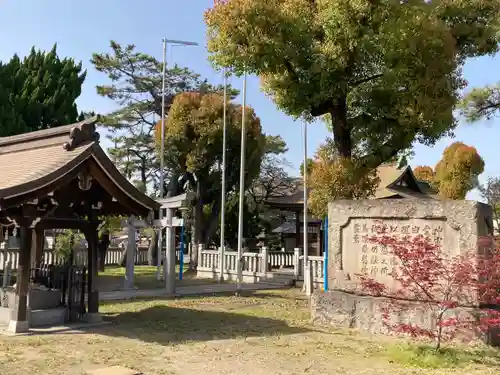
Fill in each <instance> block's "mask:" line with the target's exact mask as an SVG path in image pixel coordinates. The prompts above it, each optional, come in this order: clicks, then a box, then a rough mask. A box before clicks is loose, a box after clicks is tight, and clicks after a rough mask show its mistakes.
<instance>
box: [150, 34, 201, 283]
mask: <svg viewBox="0 0 500 375" xmlns="http://www.w3.org/2000/svg"><path fill="white" fill-rule="evenodd" d="M169 43H170V44H172V45H179V46H197V45H198V43H196V42H186V41H183V40H173V39H167V38H163V67H162V85H161V86H162V89H161V136H160V138H161V144H160V199H162V198H164V195H165V191H164V190H165V188H164V185H165V89H166V88H165V85H166V73H167V44H169ZM168 211H171V210H167V216H172V215H168ZM159 218H160V222H161V219H163V209H161V208H160V215H159ZM169 219H170V221H169ZM168 222H170V224H168ZM171 222H172V217H170V218H169V217H167V224H168V225H171ZM162 247H163V228H160V231H159V233H158V259H157V267H156V279H157V280H160V279H161V261H162V259H161V256H162V251H163V249H162Z"/></svg>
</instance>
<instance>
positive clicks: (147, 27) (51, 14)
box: [0, 0, 500, 198]
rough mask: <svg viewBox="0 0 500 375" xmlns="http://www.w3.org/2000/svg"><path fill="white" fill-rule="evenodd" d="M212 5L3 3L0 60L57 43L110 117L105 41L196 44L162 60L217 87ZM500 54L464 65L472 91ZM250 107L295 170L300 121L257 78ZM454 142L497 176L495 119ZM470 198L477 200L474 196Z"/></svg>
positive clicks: (464, 129) (428, 151)
mask: <svg viewBox="0 0 500 375" xmlns="http://www.w3.org/2000/svg"><path fill="white" fill-rule="evenodd" d="M212 2H213V0H191V1H173V0H170V1H161V0H142V1H140V2H131V1H130V2H129V1H123V0H102V1H97V0H86V1H83V2H76V1H68V0H66V1H64V0H45V1H40V0H0V60H8V59H9V58H10V57H11V56H12V55H13V54H14V53H18V54H19V55H21V56H23V55H25V54H26V53H28V52H29V50H30V48H31V46H33V45H34V46H36V48H40V49H44V50H47V49H50V48H51V47H52V45H53V44H54V43H55V42H57V44H58V53H59V54H60V56H71V57H73V58H75V59H76V60H79V61H80V60H81V61H83V64H84V66H85V67H86V68H87V70H88V76H87V80H86V82H85V85H84V88H83V93H82V95H81V97H80V98H79V100H78V105H79V108H80V109H82V110H94V111H96V112H97V113H101V114H104V113H107V112H109V111H110V110H112V109H113V108H114V107H113V102H111V101H109V100H107V99H104V98H101V97H99V96H97V94H96V93H95V85H96V84H100V83H103V82H106V81H107V79H106V77H105V76H104V75H102V74H100V73H98V72H96V71H94V70H93V68H92V66H91V64H90V63H89V59H90V57H91V55H92V53H93V52H104V51H109V41H110V40H111V39H113V40H116V41H117V42H119V43H123V44H128V43H132V44H135V45H136V46H137V50H139V51H141V52H144V53H149V54H151V55H154V56H156V57H157V58H159V59H161V54H162V44H161V39H162V37H167V38H170V39H182V40H189V41H196V42H199V43H200V46H199V47H174V48H172V49H170V50H169V51H168V56H167V59H168V60H169V61H170V62H175V63H177V64H179V65H181V66H187V67H189V68H191V69H192V70H194V71H196V72H197V73H199V74H201V75H202V76H204V77H206V78H208V79H209V80H210V81H211V82H212V83H222V78H221V77H220V75H219V74H218V73H217V72H216V71H214V70H213V69H212V67H211V66H210V64H209V62H208V61H207V53H206V48H205V44H206V42H205V25H204V22H203V13H204V10H205V9H207V8H208V7H209V6H211V4H212ZM499 62H500V57H495V58H481V59H476V60H472V61H469V62H468V63H467V64H466V66H465V68H464V75H465V78H466V79H467V80H468V82H469V84H470V86H479V85H485V84H492V83H495V82H497V81H500V69H498V66H499ZM231 83H232V84H233V85H234V86H235V87H237V88H241V85H242V80H241V79H238V78H232V79H231ZM247 102H248V104H249V105H251V106H253V107H254V108H255V110H256V112H257V114H258V115H259V116H260V118H261V120H262V124H263V127H264V131H265V132H266V133H269V134H279V135H281V136H282V137H283V138H284V139H285V140H286V142H287V144H288V147H289V149H290V151H289V154H288V155H287V158H288V159H289V160H290V161H291V162H292V163H293V164H294V169H295V170H297V171H298V166H299V164H300V162H301V160H302V158H303V148H302V131H301V124H300V123H297V122H294V121H293V119H291V118H289V117H287V116H285V115H284V114H283V113H281V112H280V111H279V110H277V109H276V107H275V105H274V104H273V103H272V101H271V100H270V99H269V98H267V97H266V96H264V94H262V93H261V92H260V89H259V83H258V80H257V79H256V78H255V77H251V78H250V79H249V81H248V91H247ZM327 135H328V132H327V131H326V129H325V127H324V126H323V125H322V124H314V125H311V126H309V135H308V149H309V153H310V155H312V154H313V153H314V150H315V149H316V148H317V146H318V145H319V144H320V143H322V141H323V140H324V139H325V137H326V136H327ZM454 140H458V141H462V142H465V143H467V144H469V145H473V146H474V147H476V148H477V149H478V151H479V153H480V154H481V155H482V157H483V158H484V160H485V162H486V169H485V173H483V175H482V176H481V180H484V179H485V178H487V176H500V163H498V162H497V160H498V157H497V155H498V154H497V152H498V151H499V150H500V121H498V120H491V121H487V122H483V123H477V124H472V125H470V124H461V126H460V127H459V129H458V130H457V131H456V137H455V139H454ZM452 141H453V140H450V139H443V140H441V141H440V142H439V143H438V144H437V145H436V146H434V147H433V148H429V147H424V146H416V147H415V152H416V155H415V157H414V159H413V160H412V161H411V164H412V166H416V165H422V164H426V165H432V166H434V165H435V164H436V163H437V161H438V160H439V158H440V157H441V154H442V152H443V149H444V148H445V147H446V146H447V145H449V144H450V143H451V142H452ZM469 197H470V198H477V194H476V193H474V192H473V193H471V194H470V195H469Z"/></svg>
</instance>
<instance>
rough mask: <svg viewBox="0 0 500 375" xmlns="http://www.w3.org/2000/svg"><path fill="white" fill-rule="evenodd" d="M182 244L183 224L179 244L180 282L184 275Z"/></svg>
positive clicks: (183, 239)
mask: <svg viewBox="0 0 500 375" xmlns="http://www.w3.org/2000/svg"><path fill="white" fill-rule="evenodd" d="M184 242H185V235H184V222H183V223H182V225H181V243H180V245H181V246H180V254H179V263H180V265H179V267H180V268H179V280H182V274H183V273H184Z"/></svg>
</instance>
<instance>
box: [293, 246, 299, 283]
mask: <svg viewBox="0 0 500 375" xmlns="http://www.w3.org/2000/svg"><path fill="white" fill-rule="evenodd" d="M293 274H294V276H295V279H296V280H298V279H299V276H300V249H299V248H298V247H296V248H295V249H293Z"/></svg>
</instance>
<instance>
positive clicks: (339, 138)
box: [330, 97, 352, 159]
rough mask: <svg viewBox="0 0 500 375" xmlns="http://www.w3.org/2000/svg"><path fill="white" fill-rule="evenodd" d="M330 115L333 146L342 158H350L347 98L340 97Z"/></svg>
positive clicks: (350, 145)
mask: <svg viewBox="0 0 500 375" xmlns="http://www.w3.org/2000/svg"><path fill="white" fill-rule="evenodd" d="M330 115H331V116H332V129H333V140H334V142H335V147H336V148H337V151H338V153H339V156H340V157H342V158H347V159H351V156H352V142H351V128H350V127H349V124H348V123H347V100H346V98H345V97H344V98H340V99H339V100H337V102H336V104H335V106H334V107H333V108H332V109H331V110H330Z"/></svg>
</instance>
